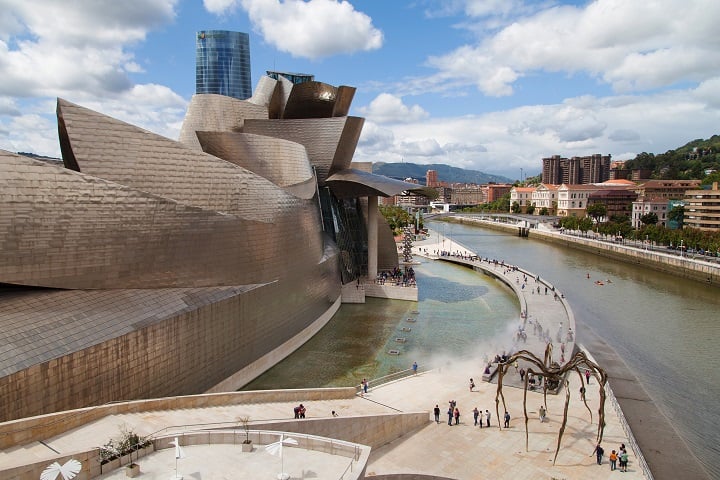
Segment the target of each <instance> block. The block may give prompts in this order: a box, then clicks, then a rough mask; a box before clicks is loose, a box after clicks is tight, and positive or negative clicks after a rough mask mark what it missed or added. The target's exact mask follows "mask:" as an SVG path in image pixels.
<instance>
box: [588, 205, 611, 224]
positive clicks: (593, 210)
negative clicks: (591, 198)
mask: <svg viewBox="0 0 720 480" xmlns="http://www.w3.org/2000/svg"><path fill="white" fill-rule="evenodd" d="M587 214H588V215H590V216H591V217H592V219H593V220H594V221H595V223H598V219H599V218H602V217H604V216H605V215H606V214H607V207H606V206H605V204H604V203H593V204H592V205H588V206H587Z"/></svg>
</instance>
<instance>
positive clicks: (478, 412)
mask: <svg viewBox="0 0 720 480" xmlns="http://www.w3.org/2000/svg"><path fill="white" fill-rule="evenodd" d="M479 416H480V410H478V409H477V407H475V408H473V420H475V423H474V425H475V426H476V427H477V423H478V417H479ZM480 423H482V420H480ZM481 426H482V425H481Z"/></svg>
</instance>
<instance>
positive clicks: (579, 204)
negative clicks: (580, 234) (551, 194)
mask: <svg viewBox="0 0 720 480" xmlns="http://www.w3.org/2000/svg"><path fill="white" fill-rule="evenodd" d="M597 189H598V187H597V186H596V185H565V184H562V185H560V186H559V187H558V193H557V215H559V216H561V217H578V218H582V217H584V216H585V213H586V210H585V209H586V208H587V204H588V198H589V197H590V195H591V194H592V193H593V192H595V191H596V190H597Z"/></svg>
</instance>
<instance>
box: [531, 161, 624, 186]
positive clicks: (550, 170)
mask: <svg viewBox="0 0 720 480" xmlns="http://www.w3.org/2000/svg"><path fill="white" fill-rule="evenodd" d="M609 179H610V155H600V154H599V153H597V154H595V155H589V156H586V157H572V158H563V157H561V156H560V155H553V156H552V157H549V158H543V170H542V183H546V184H549V185H561V184H563V183H565V184H568V185H577V184H587V183H600V182H604V181H606V180H609Z"/></svg>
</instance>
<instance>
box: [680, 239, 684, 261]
mask: <svg viewBox="0 0 720 480" xmlns="http://www.w3.org/2000/svg"><path fill="white" fill-rule="evenodd" d="M682 256H683V240H680V257H681V258H682Z"/></svg>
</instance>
